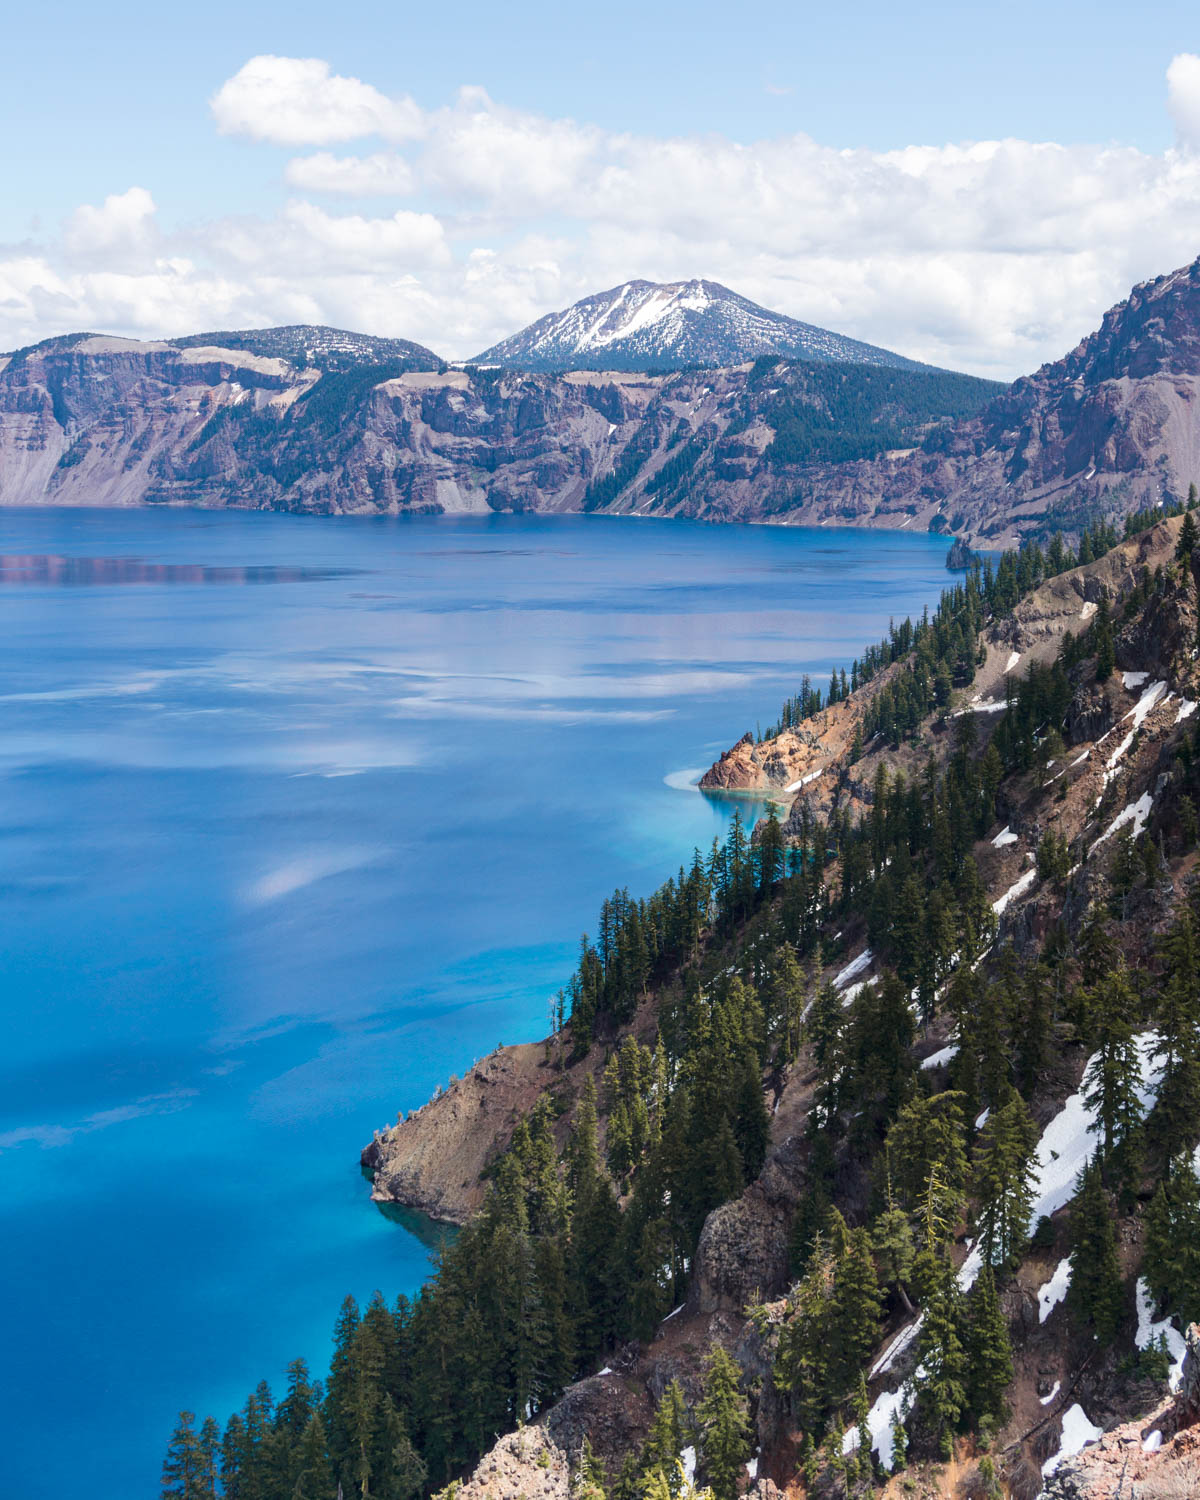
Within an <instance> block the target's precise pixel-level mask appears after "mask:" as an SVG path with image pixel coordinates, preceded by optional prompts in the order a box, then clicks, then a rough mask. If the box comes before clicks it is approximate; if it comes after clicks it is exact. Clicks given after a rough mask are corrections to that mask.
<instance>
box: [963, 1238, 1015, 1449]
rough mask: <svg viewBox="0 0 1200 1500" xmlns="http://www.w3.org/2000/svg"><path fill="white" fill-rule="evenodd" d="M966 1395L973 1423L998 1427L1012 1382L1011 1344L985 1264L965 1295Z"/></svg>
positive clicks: (992, 1282) (1005, 1410)
mask: <svg viewBox="0 0 1200 1500" xmlns="http://www.w3.org/2000/svg"><path fill="white" fill-rule="evenodd" d="M966 1349H967V1392H966V1398H967V1399H966V1404H967V1410H968V1411H969V1413H970V1416H971V1419H972V1421H973V1422H974V1423H975V1425H976V1426H978V1425H979V1424H980V1423H981V1422H989V1423H991V1424H994V1425H996V1426H998V1425H1000V1424H1001V1423H1002V1422H1003V1421H1004V1419H1005V1416H1006V1414H1007V1409H1008V1408H1007V1392H1008V1387H1009V1386H1010V1385H1011V1384H1012V1380H1013V1362H1012V1343H1011V1341H1010V1339H1009V1335H1008V1324H1007V1322H1006V1321H1005V1319H1004V1314H1003V1313H1002V1312H1001V1310H1000V1299H999V1297H998V1296H997V1295H996V1280H995V1277H994V1276H993V1275H992V1268H991V1266H990V1265H987V1264H986V1263H985V1265H984V1267H983V1269H982V1270H981V1271H980V1273H979V1275H978V1277H977V1278H976V1281H975V1285H974V1286H973V1287H972V1288H971V1290H970V1292H969V1293H968V1294H967V1336H966Z"/></svg>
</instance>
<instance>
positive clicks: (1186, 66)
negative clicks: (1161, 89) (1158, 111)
mask: <svg viewBox="0 0 1200 1500" xmlns="http://www.w3.org/2000/svg"><path fill="white" fill-rule="evenodd" d="M1167 109H1168V110H1169V111H1170V115H1171V119H1172V121H1173V123H1174V125H1175V135H1176V138H1177V139H1178V141H1179V144H1180V145H1181V146H1187V147H1191V148H1192V149H1200V57H1197V56H1196V54H1195V53H1194V52H1181V53H1180V54H1179V56H1178V57H1174V58H1172V59H1171V66H1170V67H1169V68H1168V69H1167Z"/></svg>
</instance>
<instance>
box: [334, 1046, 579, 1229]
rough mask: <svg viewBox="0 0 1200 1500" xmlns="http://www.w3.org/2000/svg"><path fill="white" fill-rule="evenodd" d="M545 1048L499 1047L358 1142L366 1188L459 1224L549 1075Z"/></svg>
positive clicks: (377, 1196) (381, 1198) (478, 1198)
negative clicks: (367, 1175)
mask: <svg viewBox="0 0 1200 1500" xmlns="http://www.w3.org/2000/svg"><path fill="white" fill-rule="evenodd" d="M545 1056H546V1053H545V1049H544V1048H543V1047H535V1046H532V1045H526V1046H519V1047H499V1048H497V1050H496V1051H495V1052H492V1053H490V1054H489V1055H488V1056H487V1057H485V1058H484V1059H483V1061H482V1062H479V1063H476V1064H475V1066H474V1067H473V1068H472V1069H471V1070H470V1072H469V1073H467V1074H466V1075H465V1076H464V1077H463V1078H461V1079H455V1080H454V1081H453V1082H452V1083H451V1084H450V1086H449V1088H447V1089H445V1090H444V1091H443V1092H441V1093H439V1094H438V1095H436V1096H435V1097H434V1098H433V1099H431V1100H430V1101H429V1103H428V1104H424V1105H422V1106H421V1108H420V1109H416V1110H413V1111H412V1113H411V1114H409V1115H408V1116H407V1117H406V1118H405V1119H403V1120H401V1121H400V1122H399V1123H398V1124H397V1125H395V1126H393V1127H392V1128H391V1129H390V1130H382V1131H377V1132H376V1134H375V1137H374V1139H373V1140H372V1141H371V1142H370V1144H369V1145H368V1146H367V1147H366V1148H365V1149H364V1150H363V1153H362V1165H363V1166H364V1167H365V1168H366V1169H367V1170H368V1171H369V1172H370V1173H371V1174H372V1179H373V1187H372V1191H371V1196H372V1198H374V1199H375V1200H376V1201H377V1202H381V1203H398V1204H402V1205H403V1206H404V1207H405V1208H411V1209H415V1210H416V1211H417V1212H418V1213H423V1214H426V1215H428V1216H429V1218H431V1219H439V1220H441V1221H442V1222H444V1223H449V1224H465V1223H466V1221H467V1220H468V1219H469V1218H470V1217H471V1215H472V1214H473V1213H474V1212H475V1210H476V1209H477V1208H478V1207H479V1205H480V1204H481V1203H482V1201H483V1194H484V1181H483V1173H484V1171H485V1169H486V1168H487V1166H488V1164H489V1163H490V1162H491V1161H492V1160H493V1158H494V1157H495V1156H496V1155H497V1154H498V1153H499V1152H500V1151H501V1150H502V1149H503V1148H504V1147H505V1146H507V1145H508V1142H509V1140H510V1139H511V1138H512V1133H513V1130H514V1128H515V1127H516V1125H517V1122H518V1121H519V1120H520V1119H521V1117H522V1116H523V1115H524V1114H526V1113H528V1112H529V1111H530V1110H531V1109H532V1108H533V1106H534V1105H535V1104H536V1103H537V1100H538V1097H539V1095H540V1094H541V1093H542V1091H543V1090H544V1089H545V1088H546V1087H547V1086H548V1084H549V1083H550V1081H551V1080H550V1079H548V1078H547V1077H546V1074H545V1071H544V1067H543V1064H544V1062H545Z"/></svg>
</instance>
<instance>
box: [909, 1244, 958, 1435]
mask: <svg viewBox="0 0 1200 1500" xmlns="http://www.w3.org/2000/svg"><path fill="white" fill-rule="evenodd" d="M929 1281H930V1285H929V1288H928V1291H927V1295H926V1300H925V1317H924V1320H923V1322H922V1324H921V1333H920V1337H919V1339H918V1341H917V1358H918V1362H919V1363H920V1364H921V1365H922V1366H924V1369H925V1376H924V1378H923V1380H922V1382H921V1385H920V1388H919V1394H918V1402H919V1414H920V1419H921V1423H922V1426H923V1427H924V1429H925V1430H926V1431H927V1433H928V1434H929V1439H930V1442H931V1444H932V1445H933V1447H934V1448H935V1450H936V1451H937V1452H938V1453H940V1454H941V1456H942V1457H943V1458H949V1457H950V1454H951V1452H952V1444H953V1436H954V1433H955V1431H956V1430H957V1428H958V1425H959V1423H960V1422H961V1420H962V1416H963V1411H964V1409H965V1407H966V1403H967V1351H966V1349H965V1347H964V1333H965V1327H964V1325H965V1315H964V1308H963V1296H962V1291H961V1290H960V1288H959V1285H958V1278H957V1277H956V1276H955V1274H954V1270H953V1268H952V1267H951V1265H950V1263H949V1261H948V1260H946V1259H945V1258H944V1257H940V1256H939V1257H938V1259H937V1261H936V1263H935V1265H934V1267H933V1268H932V1274H931V1275H930V1278H929Z"/></svg>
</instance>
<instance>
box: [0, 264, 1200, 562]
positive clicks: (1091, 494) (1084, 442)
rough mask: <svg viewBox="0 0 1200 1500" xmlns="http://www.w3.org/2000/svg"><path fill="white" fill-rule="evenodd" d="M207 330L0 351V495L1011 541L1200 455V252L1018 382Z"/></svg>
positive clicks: (1089, 514)
mask: <svg viewBox="0 0 1200 1500" xmlns="http://www.w3.org/2000/svg"><path fill="white" fill-rule="evenodd" d="M196 339H211V340H216V341H218V342H217V343H215V344H207V345H206V344H203V343H202V344H197V342H196ZM196 339H181V340H175V341H173V342H172V343H170V344H165V343H163V344H140V343H136V342H135V341H132V340H125V339H110V338H104V337H100V336H97V335H87V334H80V335H77V336H73V337H67V338H62V339H53V340H49V341H47V342H46V343H44V344H39V345H35V346H33V347H32V348H30V349H27V350H20V351H17V352H16V353H15V354H12V355H5V356H0V503H5V504H63V505H83V504H89V505H95V504H105V505H114V504H120V505H126V504H176V505H182V504H188V505H205V506H220V505H240V506H251V507H255V508H262V509H278V510H295V511H311V512H317V513H330V514H337V513H343V512H382V513H386V514H397V513H412V512H436V511H450V512H454V511H478V512H488V511H505V512H507V511H542V510H545V511H604V512H611V513H617V514H629V513H636V514H638V515H658V516H682V517H700V518H704V519H710V520H738V521H773V522H779V523H786V524H806V525H824V524H836V525H853V526H860V525H862V526H887V527H896V528H901V527H904V528H915V529H918V530H932V531H941V532H946V533H950V532H953V533H957V534H968V535H970V536H971V537H973V538H976V539H980V538H982V539H987V540H990V541H991V542H993V543H996V544H1000V543H1005V544H1008V543H1011V542H1012V541H1013V540H1014V539H1015V538H1019V537H1021V536H1025V537H1030V538H1037V537H1042V538H1043V539H1045V538H1046V537H1048V536H1049V535H1050V533H1051V532H1053V531H1054V530H1062V531H1068V532H1071V533H1072V534H1078V532H1079V531H1081V530H1082V529H1083V527H1084V526H1085V525H1088V524H1094V523H1095V522H1096V521H1098V520H1112V519H1114V518H1116V519H1118V520H1119V518H1120V517H1121V516H1122V515H1124V514H1126V513H1129V512H1130V511H1133V510H1137V509H1139V508H1145V507H1148V506H1151V505H1155V504H1158V503H1159V502H1166V503H1170V502H1172V501H1176V500H1181V499H1183V497H1184V496H1185V495H1186V493H1187V489H1188V486H1189V484H1190V483H1191V481H1192V478H1193V476H1195V475H1196V474H1197V472H1200V420H1198V419H1197V416H1196V412H1197V411H1198V410H1200V261H1197V262H1195V263H1193V264H1192V265H1190V266H1186V267H1184V268H1182V269H1181V270H1178V271H1175V272H1173V273H1172V274H1171V275H1169V276H1163V277H1160V278H1159V279H1158V280H1156V281H1152V282H1149V283H1146V284H1145V285H1143V286H1140V287H1137V288H1135V289H1134V291H1133V292H1132V294H1131V295H1130V297H1129V298H1128V299H1127V300H1126V301H1125V302H1123V303H1121V304H1119V305H1118V306H1117V307H1115V308H1113V309H1112V310H1111V311H1110V312H1109V313H1108V314H1106V316H1105V318H1104V322H1103V325H1102V326H1101V328H1100V329H1099V330H1097V332H1095V333H1094V334H1092V335H1091V336H1089V337H1088V338H1086V339H1085V340H1084V341H1083V342H1082V343H1081V344H1080V345H1079V347H1078V348H1077V349H1075V350H1074V351H1073V352H1072V353H1071V354H1069V355H1068V356H1067V357H1066V358H1065V359H1062V360H1059V361H1057V362H1055V363H1053V364H1049V365H1046V366H1044V367H1043V368H1042V369H1041V370H1039V371H1037V372H1036V373H1035V374H1034V375H1031V376H1029V377H1027V378H1023V379H1021V380H1018V381H1016V382H1015V383H1014V384H1013V385H1012V386H1011V387H1009V388H1008V389H1003V388H1000V387H997V386H995V385H992V384H991V383H989V382H985V381H978V380H972V379H971V378H969V377H967V376H963V375H954V374H950V373H947V372H944V371H935V370H925V369H923V368H912V369H908V368H890V367H886V366H877V365H871V364H862V363H854V362H849V363H846V362H843V363H835V362H828V361H826V362H819V361H814V360H812V359H799V360H789V359H784V358H781V357H778V356H776V355H766V356H763V357H762V358H758V359H756V360H755V361H754V362H753V363H750V362H749V361H744V362H742V363H741V364H738V365H734V366H728V367H723V368H712V369H703V370H683V371H678V372H676V373H668V374H647V373H639V372H636V371H625V372H624V373H622V372H620V371H607V372H606V371H600V370H587V369H578V370H570V371H568V372H567V373H566V374H552V373H546V372H541V373H538V372H532V373H519V372H516V371H513V370H499V369H479V368H467V369H448V368H446V367H445V366H444V365H443V364H441V362H440V361H439V360H438V359H437V357H436V356H435V355H433V354H432V353H431V352H430V351H429V350H426V349H421V348H420V347H419V346H417V345H412V344H406V343H403V342H402V341H397V340H373V339H369V338H366V337H364V336H361V335H352V334H342V333H339V332H338V331H337V330H331V329H306V328H294V329H265V330H255V331H253V332H251V333H245V332H243V333H222V334H209V335H197V336H196Z"/></svg>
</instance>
